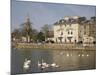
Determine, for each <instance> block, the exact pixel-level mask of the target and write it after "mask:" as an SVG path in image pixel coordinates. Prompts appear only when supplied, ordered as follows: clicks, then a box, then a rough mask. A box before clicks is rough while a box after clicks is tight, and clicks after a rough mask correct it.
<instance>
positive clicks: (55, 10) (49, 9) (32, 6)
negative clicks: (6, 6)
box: [11, 0, 96, 30]
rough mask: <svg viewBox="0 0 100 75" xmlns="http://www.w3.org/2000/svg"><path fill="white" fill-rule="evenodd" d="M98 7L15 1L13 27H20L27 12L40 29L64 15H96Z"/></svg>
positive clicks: (12, 8) (36, 27)
mask: <svg viewBox="0 0 100 75" xmlns="http://www.w3.org/2000/svg"><path fill="white" fill-rule="evenodd" d="M95 10H96V7H95V6H89V5H86V6H84V5H71V4H55V3H41V2H23V1H21V2H20V1H14V0H12V3H11V16H12V17H11V27H12V30H14V29H16V28H19V27H20V24H22V23H24V22H25V21H26V17H27V14H28V15H29V17H30V20H31V22H32V27H33V28H35V29H37V30H40V29H41V27H42V26H43V25H45V24H49V25H52V24H53V23H54V22H56V21H57V20H59V19H61V18H63V17H64V16H85V17H87V18H88V19H89V18H90V17H91V16H96V12H95Z"/></svg>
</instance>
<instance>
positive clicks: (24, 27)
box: [21, 18, 32, 43]
mask: <svg viewBox="0 0 100 75" xmlns="http://www.w3.org/2000/svg"><path fill="white" fill-rule="evenodd" d="M31 24H32V23H31V22H30V19H29V18H27V21H26V22H25V23H23V24H21V25H22V30H23V31H22V32H23V35H24V36H25V37H26V39H27V42H28V43H29V42H30V41H31V34H32V26H31Z"/></svg>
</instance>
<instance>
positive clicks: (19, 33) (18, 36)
mask: <svg viewBox="0 0 100 75" xmlns="http://www.w3.org/2000/svg"><path fill="white" fill-rule="evenodd" d="M20 36H21V32H20V31H19V30H18V29H15V30H14V31H13V32H12V33H11V37H12V38H15V39H20Z"/></svg>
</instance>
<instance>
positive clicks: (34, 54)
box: [11, 49, 96, 75]
mask: <svg viewBox="0 0 100 75" xmlns="http://www.w3.org/2000/svg"><path fill="white" fill-rule="evenodd" d="M25 59H28V60H31V63H30V67H29V69H28V70H24V68H23V64H24V62H25ZM42 61H43V62H46V63H48V64H52V63H56V64H57V65H58V67H47V68H45V69H41V68H40V67H38V62H40V63H41V62H42ZM95 68H96V51H95V50H91V51H90V50H87V51H86V50H85V51H84V50H39V49H12V50H11V74H12V75H15V74H27V73H41V72H56V71H57V72H58V71H73V70H87V69H95Z"/></svg>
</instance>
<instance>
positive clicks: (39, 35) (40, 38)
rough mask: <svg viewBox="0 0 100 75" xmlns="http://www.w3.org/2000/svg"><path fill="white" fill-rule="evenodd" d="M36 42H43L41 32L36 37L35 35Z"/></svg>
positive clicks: (43, 37) (43, 38)
mask: <svg viewBox="0 0 100 75" xmlns="http://www.w3.org/2000/svg"><path fill="white" fill-rule="evenodd" d="M37 40H38V41H39V42H42V41H45V36H44V34H43V32H39V33H38V35H37Z"/></svg>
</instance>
